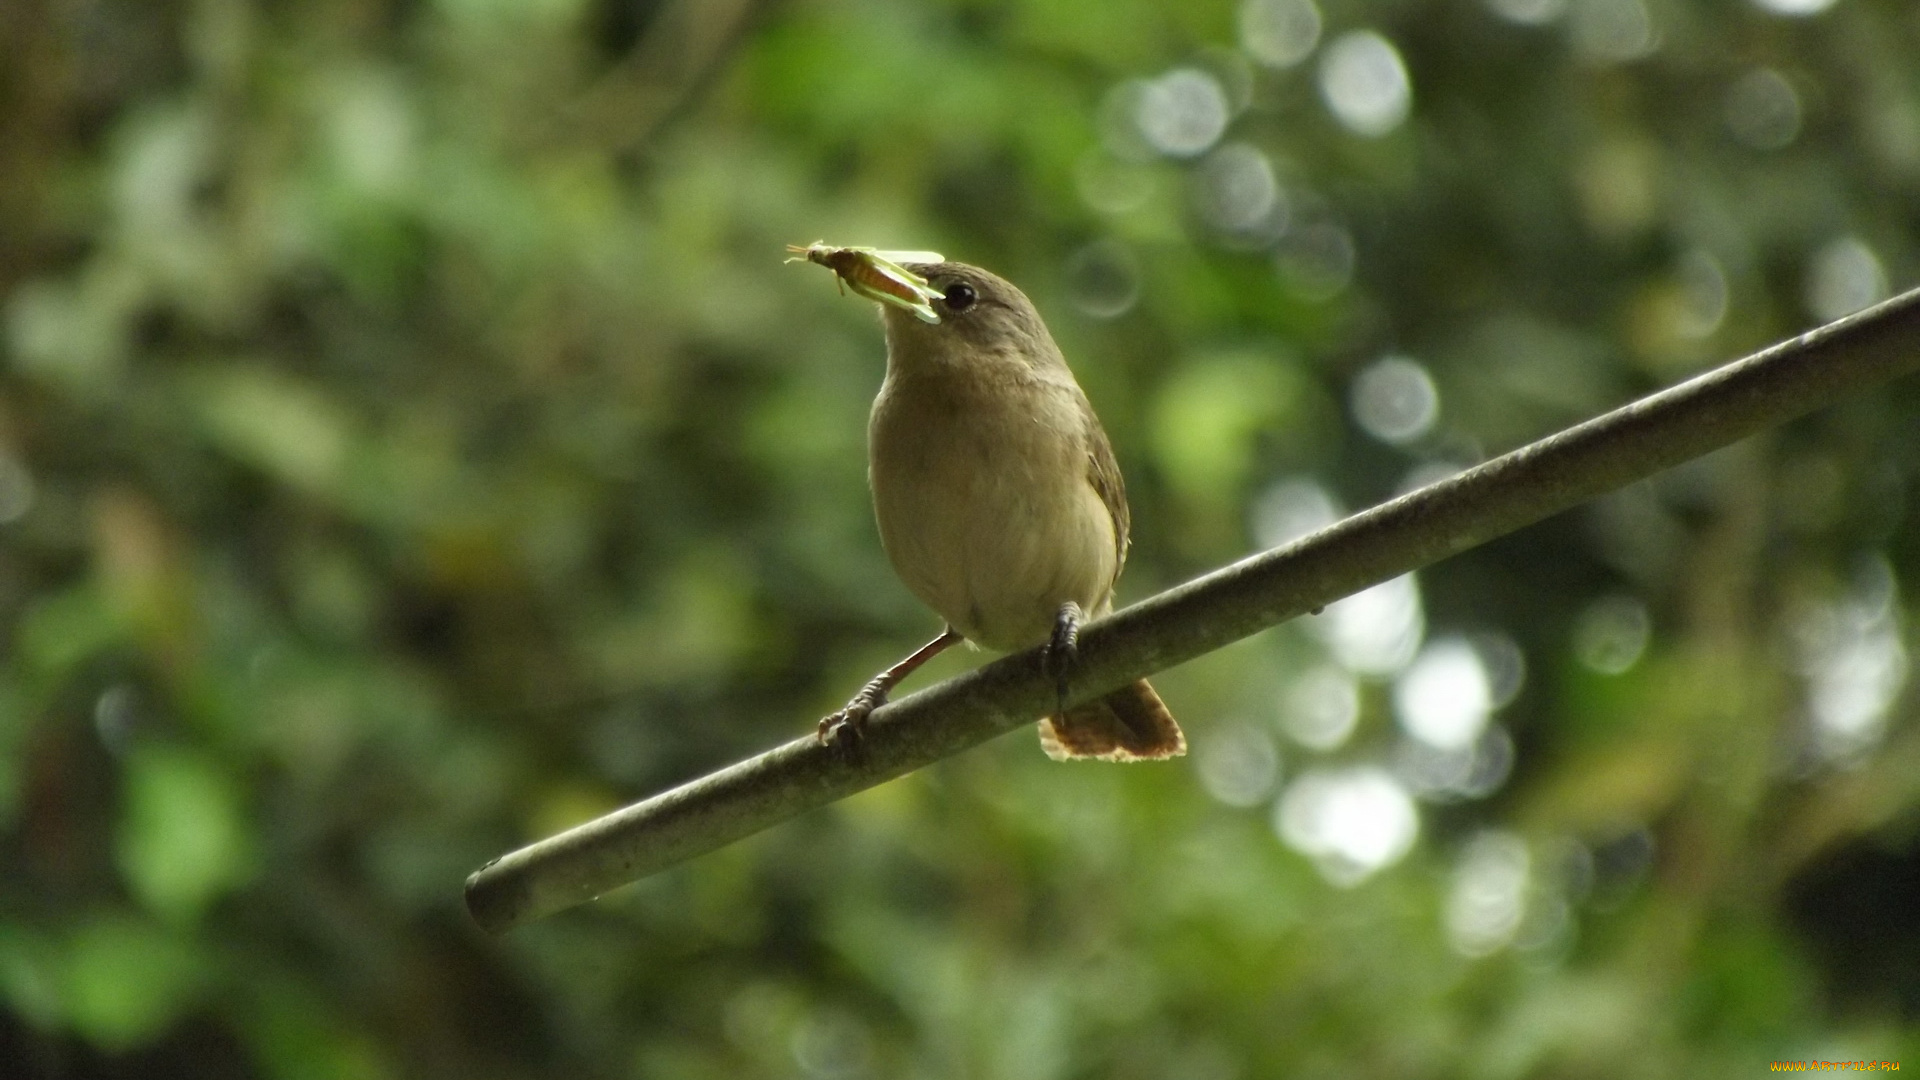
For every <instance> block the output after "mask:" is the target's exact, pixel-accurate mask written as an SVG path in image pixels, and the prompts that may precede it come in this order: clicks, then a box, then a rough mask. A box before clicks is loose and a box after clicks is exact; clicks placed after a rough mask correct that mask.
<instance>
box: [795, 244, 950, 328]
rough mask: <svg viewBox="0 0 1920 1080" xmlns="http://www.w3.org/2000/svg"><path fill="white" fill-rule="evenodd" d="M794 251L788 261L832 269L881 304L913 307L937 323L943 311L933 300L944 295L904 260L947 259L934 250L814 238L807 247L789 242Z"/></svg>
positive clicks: (846, 284)
mask: <svg viewBox="0 0 1920 1080" xmlns="http://www.w3.org/2000/svg"><path fill="white" fill-rule="evenodd" d="M787 250H788V251H789V252H792V253H793V256H794V257H793V258H791V259H788V260H787V261H788V262H811V263H819V264H820V265H821V266H824V267H826V268H827V269H829V270H831V271H833V272H834V273H835V274H837V275H838V276H839V278H840V282H841V285H842V286H843V287H844V288H850V289H852V290H853V291H854V292H856V293H858V294H860V295H861V296H864V297H866V298H867V299H869V300H875V301H878V302H880V303H882V304H892V305H893V306H894V307H897V308H900V309H902V310H904V311H911V312H913V313H914V315H916V316H918V317H919V319H920V321H922V322H929V323H938V322H939V321H940V313H939V312H937V311H935V310H933V301H935V300H940V299H944V297H943V296H942V294H941V293H940V291H939V290H938V289H935V288H934V287H933V286H931V285H929V284H927V279H926V278H923V277H921V276H920V275H919V274H916V273H914V272H913V271H911V270H909V269H907V268H906V267H905V266H903V265H902V264H903V263H937V262H945V261H946V260H945V259H944V258H942V257H941V255H940V254H939V253H938V252H934V251H880V250H878V249H876V248H870V247H838V246H835V245H833V244H829V243H826V242H824V241H815V242H814V243H811V244H808V245H807V246H806V247H795V246H794V245H792V244H788V245H787Z"/></svg>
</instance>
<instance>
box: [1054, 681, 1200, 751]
mask: <svg viewBox="0 0 1920 1080" xmlns="http://www.w3.org/2000/svg"><path fill="white" fill-rule="evenodd" d="M1040 748H1041V749H1042V750H1045V751H1046V752H1047V756H1048V757H1050V758H1052V759H1053V760H1055V761H1068V760H1071V759H1074V758H1091V759H1093V760H1095V761H1161V760H1164V759H1166V758H1174V757H1179V756H1180V755H1182V754H1184V753H1186V752H1187V737H1186V735H1184V734H1182V733H1181V731H1180V725H1179V724H1177V723H1175V722H1174V719H1173V714H1172V713H1170V712H1168V711H1167V706H1166V703H1165V702H1163V701H1161V700H1160V695H1159V694H1156V693H1154V692H1153V687H1151V686H1149V685H1147V680H1145V679H1141V680H1140V681H1139V682H1136V683H1134V684H1132V685H1131V686H1123V687H1121V688H1120V689H1118V690H1115V691H1114V692H1113V693H1111V694H1108V695H1107V696H1106V697H1103V698H1101V699H1099V700H1098V701H1089V702H1087V703H1086V704H1085V705H1076V706H1074V707H1073V708H1071V709H1068V710H1067V711H1066V712H1065V713H1062V714H1061V715H1059V716H1049V717H1047V718H1046V719H1044V720H1042V721H1040Z"/></svg>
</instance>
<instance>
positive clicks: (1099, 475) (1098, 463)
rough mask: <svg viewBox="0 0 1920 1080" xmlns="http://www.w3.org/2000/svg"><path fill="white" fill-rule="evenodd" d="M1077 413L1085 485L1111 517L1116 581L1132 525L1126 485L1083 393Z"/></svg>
mask: <svg viewBox="0 0 1920 1080" xmlns="http://www.w3.org/2000/svg"><path fill="white" fill-rule="evenodd" d="M1080 414H1081V416H1082V417H1083V418H1084V419H1085V421H1086V433H1087V483H1089V484H1092V485H1093V490H1094V491H1095V492H1097V493H1098V494H1099V496H1100V501H1101V502H1103V503H1105V504H1106V506H1107V513H1108V514H1109V515H1111V516H1112V518H1113V546H1114V560H1113V578H1114V580H1115V581H1118V580H1120V568H1121V567H1122V566H1124V565H1126V562H1127V531H1128V528H1129V526H1130V525H1131V524H1132V521H1131V518H1130V515H1129V514H1128V512H1127V482H1126V481H1125V480H1123V479H1121V477H1120V463H1119V462H1118V461H1115V460H1114V459H1113V444H1112V443H1110V442H1108V441H1107V432H1106V429H1105V428H1102V427H1101V426H1100V418H1099V417H1098V416H1095V415H1094V413H1093V406H1092V405H1091V404H1089V403H1088V401H1087V398H1086V395H1085V394H1081V395H1080Z"/></svg>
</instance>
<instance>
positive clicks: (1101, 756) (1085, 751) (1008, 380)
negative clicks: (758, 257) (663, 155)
mask: <svg viewBox="0 0 1920 1080" xmlns="http://www.w3.org/2000/svg"><path fill="white" fill-rule="evenodd" d="M791 250H793V251H795V252H798V253H800V254H801V255H802V256H803V257H805V258H806V260H807V261H812V262H818V263H821V264H822V265H827V266H829V267H830V268H832V269H834V270H835V272H836V273H837V274H839V275H840V277H841V278H842V280H843V281H844V282H845V283H846V284H847V285H848V286H850V287H852V288H853V289H854V291H855V292H857V293H859V294H861V295H863V296H866V297H868V298H869V299H873V300H876V301H879V302H880V311H881V320H882V324H883V327H884V330H885V336H886V345H887V368H886V376H885V378H884V380H883V381H882V383H881V386H880V392H879V394H878V395H877V396H876V397H875V398H874V402H873V410H872V413H871V415H870V417H869V421H868V427H867V458H868V480H869V484H870V487H871V488H872V494H873V510H874V517H875V520H876V522H877V524H878V526H879V531H880V542H881V546H882V547H883V548H884V549H885V551H886V554H887V559H888V561H889V562H890V563H891V564H892V566H893V569H894V572H895V573H896V574H897V575H898V576H899V578H900V580H901V581H902V582H903V583H904V584H905V585H906V587H907V589H908V590H909V591H910V592H912V593H913V594H914V596H916V597H918V598H919V599H920V601H921V602H922V603H924V604H926V606H927V607H929V608H931V609H932V610H933V612H934V613H935V614H937V615H938V616H939V617H940V618H941V619H943V620H945V622H946V629H945V630H944V632H942V633H941V634H940V635H939V636H938V637H936V638H934V639H933V640H931V641H929V642H927V644H925V645H923V646H921V647H920V648H919V649H917V650H915V651H914V652H913V653H912V654H911V655H909V656H907V657H906V658H905V659H903V660H901V661H900V662H899V663H897V664H894V665H893V666H892V667H889V668H888V669H886V670H885V671H882V672H881V673H880V674H878V675H876V676H875V677H874V678H873V679H872V680H871V681H869V682H868V683H867V684H866V685H865V686H863V687H862V688H861V690H860V692H859V693H857V694H855V695H854V697H853V699H852V700H850V701H849V702H848V703H847V705H846V707H845V708H843V709H841V710H840V711H838V712H836V713H833V714H831V715H829V716H828V717H826V718H824V719H822V720H821V721H820V724H819V729H818V736H819V738H820V740H821V741H822V742H823V743H827V744H829V745H846V746H850V747H853V748H855V749H856V751H857V746H858V742H859V739H860V738H861V732H862V731H863V729H864V724H865V721H866V718H867V716H868V714H870V713H872V712H873V710H874V709H876V708H878V707H879V706H880V705H881V704H882V703H884V702H885V701H886V698H887V695H888V693H889V692H890V691H891V690H892V689H893V688H894V687H895V686H896V685H897V684H898V683H899V682H900V681H901V680H902V679H904V678H906V677H907V675H908V674H910V673H911V672H912V671H913V670H915V669H916V668H918V667H920V666H921V665H922V664H924V663H925V662H926V661H928V660H929V659H931V658H932V657H934V656H935V655H937V654H939V653H940V652H943V651H945V650H946V649H947V648H949V647H951V646H953V645H955V644H957V643H959V642H960V641H962V640H964V641H967V642H970V643H972V644H974V645H977V646H981V647H984V648H987V649H992V650H996V651H1002V652H1012V651H1016V650H1022V649H1027V648H1031V647H1034V646H1041V645H1044V646H1045V652H1044V654H1043V657H1044V661H1045V664H1046V667H1047V670H1048V671H1049V672H1050V673H1052V674H1053V675H1054V677H1055V679H1056V680H1057V684H1058V688H1059V698H1060V702H1061V704H1062V706H1063V707H1062V708H1060V709H1057V710H1056V711H1055V712H1054V713H1053V714H1052V715H1050V716H1047V717H1045V718H1043V719H1042V720H1041V721H1040V724H1039V731H1040V744H1041V747H1042V749H1043V750H1045V752H1046V753H1047V755H1048V756H1049V757H1052V758H1054V759H1056V760H1069V759H1094V760H1103V761H1116V762H1132V761H1153V760H1162V759H1166V758H1172V757H1178V756H1180V755H1182V754H1184V753H1186V736H1185V735H1184V733H1182V731H1181V730H1180V725H1179V724H1178V723H1177V722H1176V721H1175V720H1174V718H1173V714H1172V713H1171V712H1170V711H1169V710H1168V709H1167V706H1166V704H1165V703H1164V702H1163V701H1161V699H1160V695H1159V694H1158V693H1156V692H1155V691H1154V689H1153V687H1152V685H1151V684H1149V683H1148V682H1147V681H1146V680H1145V679H1140V680H1136V681H1135V682H1132V683H1130V684H1128V685H1126V686H1123V687H1121V688H1120V689H1118V690H1115V691H1113V692H1111V693H1109V694H1107V695H1105V696H1104V697H1100V698H1097V699H1095V700H1092V701H1089V702H1086V703H1084V704H1080V705H1075V706H1073V707H1072V708H1065V707H1064V705H1065V702H1066V698H1067V689H1068V679H1069V677H1070V675H1071V671H1072V667H1073V663H1074V660H1075V657H1076V655H1077V642H1078V636H1079V631H1080V626H1081V624H1082V623H1083V622H1084V621H1085V620H1086V619H1089V618H1095V617H1098V616H1100V615H1104V614H1106V613H1107V612H1108V611H1110V610H1111V609H1112V606H1113V594H1114V586H1115V583H1116V582H1117V581H1118V580H1119V577H1120V571H1121V568H1122V567H1123V566H1124V565H1125V563H1126V557H1127V546H1128V530H1129V526H1130V523H1131V518H1130V514H1129V511H1128V507H1127V494H1126V485H1125V482H1124V481H1123V480H1122V479H1121V475H1120V467H1119V464H1118V462H1116V461H1115V459H1114V454H1113V447H1112V444H1111V443H1110V442H1109V441H1108V439H1107V434H1106V431H1105V430H1104V429H1103V428H1102V427H1101V425H1100V420H1099V417H1097V416H1096V415H1095V414H1094V411H1093V406H1092V405H1091V404H1089V402H1088V401H1087V396H1086V394H1085V393H1083V392H1082V391H1081V389H1080V385H1079V383H1078V382H1077V381H1075V379H1074V377H1073V372H1072V371H1071V370H1070V369H1069V368H1068V366H1067V361H1066V358H1065V357H1064V356H1063V355H1062V354H1061V351H1060V347H1059V345H1058V344H1056V343H1055V341H1054V339H1053V335H1052V334H1051V333H1050V332H1049V331H1048V330H1047V326H1046V323H1045V322H1044V321H1043V320H1042V319H1041V317H1040V313H1039V312H1038V310H1036V309H1035V307H1034V305H1033V303H1032V301H1030V300H1029V299H1028V298H1027V296H1026V294H1025V293H1023V292H1021V291H1020V289H1019V288H1017V287H1016V286H1015V285H1013V283H1011V282H1009V281H1007V280H1005V279H1004V278H1001V277H999V276H998V275H996V274H993V273H991V272H989V271H987V270H983V269H981V268H980V267H977V266H971V265H968V264H966V263H962V262H950V261H946V260H944V259H942V258H941V257H940V256H937V255H934V254H932V253H907V254H902V255H900V256H895V257H894V258H898V259H900V260H902V261H898V262H896V261H893V260H892V259H890V258H889V253H886V252H877V251H874V250H873V249H868V248H835V247H831V246H829V245H824V244H814V245H812V246H810V247H808V248H793V249H791ZM848 252H852V253H855V254H853V255H848V254H846V253H848ZM796 261H797V260H796Z"/></svg>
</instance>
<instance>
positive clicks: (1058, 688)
mask: <svg viewBox="0 0 1920 1080" xmlns="http://www.w3.org/2000/svg"><path fill="white" fill-rule="evenodd" d="M1082 615H1083V613H1082V612H1081V610H1080V605H1079V604H1076V603H1074V602H1073V601H1071V600H1069V601H1067V602H1066V603H1064V604H1061V605H1060V611H1059V613H1058V614H1056V615H1055V616H1054V617H1053V636H1052V637H1050V638H1048V639H1047V648H1046V651H1045V652H1043V653H1041V654H1040V666H1041V670H1042V671H1044V672H1046V673H1047V674H1048V675H1051V676H1052V677H1053V688H1054V692H1055V694H1056V695H1057V697H1058V705H1059V711H1060V712H1063V713H1064V712H1066V711H1067V677H1068V676H1069V675H1071V674H1073V669H1074V667H1075V666H1076V665H1077V664H1078V663H1079V662H1080V620H1081V618H1082Z"/></svg>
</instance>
